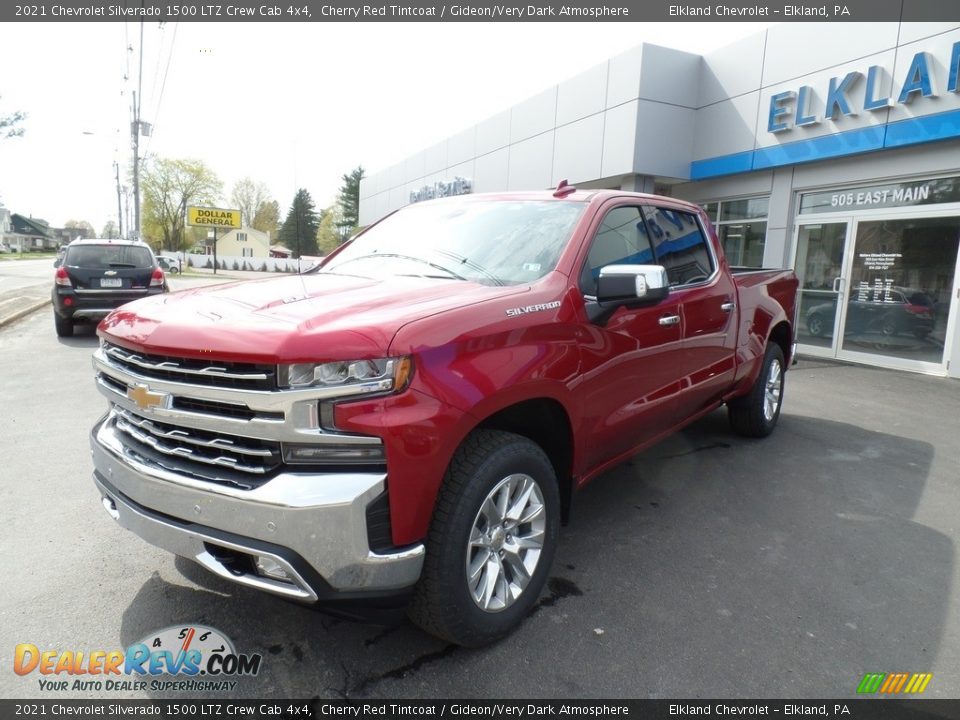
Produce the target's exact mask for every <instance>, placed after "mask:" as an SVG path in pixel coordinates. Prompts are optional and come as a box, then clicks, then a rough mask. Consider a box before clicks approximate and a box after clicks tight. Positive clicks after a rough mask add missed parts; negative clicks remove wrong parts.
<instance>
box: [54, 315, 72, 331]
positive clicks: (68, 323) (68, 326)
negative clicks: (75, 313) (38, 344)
mask: <svg viewBox="0 0 960 720" xmlns="http://www.w3.org/2000/svg"><path fill="white" fill-rule="evenodd" d="M53 327H54V328H56V330H57V337H73V320H71V319H70V318H65V317H60V315H58V314H57V312H56V310H54V312H53Z"/></svg>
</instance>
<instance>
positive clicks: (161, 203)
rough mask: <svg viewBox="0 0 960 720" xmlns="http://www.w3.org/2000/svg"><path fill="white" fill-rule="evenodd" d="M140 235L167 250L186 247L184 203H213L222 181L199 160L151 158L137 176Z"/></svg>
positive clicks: (218, 195)
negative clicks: (140, 206)
mask: <svg viewBox="0 0 960 720" xmlns="http://www.w3.org/2000/svg"><path fill="white" fill-rule="evenodd" d="M140 190H141V193H142V194H143V235H144V238H145V239H148V240H153V241H159V244H160V246H161V247H162V248H164V249H166V250H185V249H186V246H187V244H188V242H189V240H188V239H187V237H186V233H185V232H184V228H185V223H186V216H187V206H190V205H213V204H215V203H216V202H217V200H218V199H219V197H220V193H221V192H222V190H223V183H221V182H220V179H219V178H218V177H217V176H216V174H215V173H214V172H213V171H212V170H211V169H210V168H208V167H207V166H206V165H204V164H203V162H201V161H200V160H171V159H167V158H154V159H152V160H150V161H149V162H146V163H144V165H143V169H142V171H141V175H140Z"/></svg>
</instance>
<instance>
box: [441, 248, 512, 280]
mask: <svg viewBox="0 0 960 720" xmlns="http://www.w3.org/2000/svg"><path fill="white" fill-rule="evenodd" d="M431 249H432V250H433V251H434V252H435V253H440V254H441V255H446V256H447V257H448V258H450V259H451V260H456V261H457V262H458V263H460V264H461V265H466V266H467V267H468V268H470V269H471V270H476V271H477V272H478V273H482V274H483V275H485V276H486V277H488V278H489V279H490V280H493V282H494V283H495V284H497V285H500V286H501V287H502V286H503V285H504V282H503V280H501V279H500V278H498V277H497V276H496V275H494V274H493V273H492V272H490V271H489V270H487V269H486V268H485V267H483V265H479V264H477V263H475V262H473V261H472V260H471V259H470V258H466V257H464V256H463V255H457V254H456V253H453V252H450V251H449V250H441V249H440V248H431Z"/></svg>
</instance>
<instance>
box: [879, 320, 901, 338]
mask: <svg viewBox="0 0 960 720" xmlns="http://www.w3.org/2000/svg"><path fill="white" fill-rule="evenodd" d="M898 331H899V328H898V327H897V321H896V320H895V319H893V318H889V317H885V318H883V319H882V320H881V321H880V333H881V334H883V335H886V336H887V337H893V336H894V335H896V334H897V332H898Z"/></svg>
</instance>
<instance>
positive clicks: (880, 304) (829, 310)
mask: <svg viewBox="0 0 960 720" xmlns="http://www.w3.org/2000/svg"><path fill="white" fill-rule="evenodd" d="M836 309H837V306H836V303H835V302H832V301H831V302H826V303H821V304H819V305H814V306H813V307H812V308H810V310H809V311H808V312H807V318H806V321H807V331H808V332H809V333H810V334H811V335H813V336H814V337H823V336H824V335H830V334H832V333H833V324H834V318H835V317H836V314H837V313H836ZM934 317H935V307H934V302H933V299H932V298H931V297H930V296H929V295H928V294H927V293H925V292H923V291H922V290H916V289H913V288H904V287H893V288H885V289H883V290H873V289H871V290H870V291H869V292H868V293H866V294H865V295H864V296H863V297H862V298H861V296H859V295H857V296H854V297H852V298H851V299H850V301H849V302H848V303H847V322H846V326H845V327H846V333H847V334H848V335H849V334H862V333H870V332H875V333H880V334H881V335H886V336H892V335H900V334H911V335H913V336H914V337H916V338H918V339H923V338H925V337H926V336H927V335H929V334H930V332H931V331H932V330H933V322H934Z"/></svg>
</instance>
